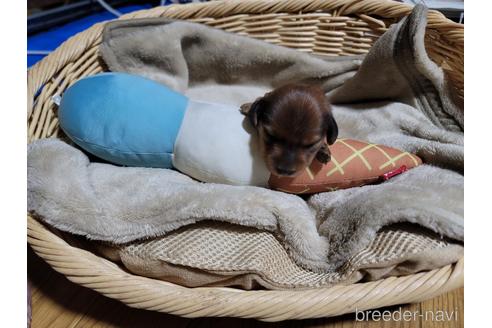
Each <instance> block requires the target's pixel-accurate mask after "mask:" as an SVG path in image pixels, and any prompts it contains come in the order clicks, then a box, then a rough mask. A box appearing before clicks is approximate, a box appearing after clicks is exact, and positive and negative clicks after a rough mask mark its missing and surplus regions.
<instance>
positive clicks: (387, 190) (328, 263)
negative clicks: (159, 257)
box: [28, 6, 464, 272]
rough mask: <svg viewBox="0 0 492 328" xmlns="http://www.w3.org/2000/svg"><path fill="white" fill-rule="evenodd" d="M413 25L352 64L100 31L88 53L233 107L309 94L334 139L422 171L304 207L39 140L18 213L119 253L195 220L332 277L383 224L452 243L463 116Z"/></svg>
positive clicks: (245, 45) (132, 29)
mask: <svg viewBox="0 0 492 328" xmlns="http://www.w3.org/2000/svg"><path fill="white" fill-rule="evenodd" d="M425 25H426V9H425V8H424V7H421V6H417V7H415V10H414V11H413V13H412V15H411V16H409V17H408V18H406V19H403V20H402V21H401V22H400V23H398V24H396V25H393V26H392V27H391V28H390V29H389V30H388V31H387V32H386V34H385V35H384V36H382V37H381V38H380V39H379V40H378V41H377V42H376V44H375V45H374V47H373V49H372V50H371V52H370V53H369V54H368V55H367V56H366V57H365V58H364V60H363V61H362V59H361V58H359V57H357V58H354V57H346V58H345V57H344V58H334V59H331V58H329V59H321V58H317V57H314V56H311V55H308V54H304V53H299V52H296V51H294V50H290V49H286V48H282V47H278V46H274V45H270V44H266V43H264V42H260V41H257V40H253V39H249V38H245V37H241V36H237V35H233V34H228V33H225V32H222V31H219V30H215V29H211V28H207V27H205V26H202V25H198V24H192V23H187V22H172V21H169V20H165V19H155V20H134V21H127V22H125V21H119V22H114V23H110V24H108V25H107V28H106V30H105V31H104V38H103V44H102V45H101V53H102V57H103V59H104V60H105V61H106V63H107V64H108V66H109V68H110V69H111V70H114V71H125V72H130V73H136V74H140V75H144V76H147V77H150V78H152V79H155V80H156V81H159V82H161V83H163V84H166V85H167V86H169V87H171V88H173V89H176V90H178V91H180V92H183V93H185V94H187V95H188V96H190V97H191V98H195V99H199V100H205V101H212V102H224V103H229V104H232V105H236V106H238V107H239V106H240V105H241V104H242V103H245V102H250V101H251V100H252V99H255V98H256V97H258V96H260V95H262V94H263V93H265V92H267V91H268V90H270V89H272V88H274V87H276V86H278V85H281V84H283V83H286V82H292V81H303V82H308V83H318V84H320V85H322V86H323V88H324V89H325V91H326V92H327V96H329V97H330V99H331V100H332V101H333V102H334V104H335V105H334V115H335V118H336V120H337V122H338V124H339V128H340V137H349V138H355V139H362V140H367V141H370V142H376V143H381V144H386V145H389V146H393V147H398V148H401V149H404V150H406V151H410V152H414V153H416V154H417V155H419V156H420V157H421V158H423V160H424V161H425V162H426V163H427V165H423V166H421V167H418V168H416V169H413V170H410V171H409V172H407V173H406V174H403V175H401V176H399V177H396V178H394V179H392V180H390V181H388V182H386V183H383V184H380V185H372V186H364V187H361V188H352V189H347V190H340V191H335V192H328V193H320V194H317V195H315V196H312V197H311V198H309V199H307V201H306V200H304V199H302V198H300V197H298V196H295V195H287V194H284V193H281V192H275V191H271V190H267V189H262V188H257V187H235V186H226V185H217V184H203V183H198V182H196V181H193V180H192V179H190V178H189V177H186V176H184V175H182V174H180V173H178V172H176V171H171V170H156V169H144V168H122V167H116V166H112V165H107V164H100V163H91V162H90V161H89V160H88V158H87V157H86V156H85V155H84V154H83V153H81V152H80V151H79V150H77V149H75V148H73V147H71V146H68V145H67V144H65V143H63V142H61V141H58V140H42V141H39V142H36V143H33V144H31V145H29V149H28V209H29V210H30V211H31V213H33V214H35V215H37V216H38V217H39V218H41V219H43V220H44V221H45V222H47V223H49V224H51V225H53V226H55V227H57V228H58V229H61V230H64V231H68V232H72V233H75V234H79V235H84V236H87V237H88V238H90V239H94V240H101V241H110V242H113V243H120V244H121V243H128V242H132V241H136V240H139V239H143V238H151V237H156V236H162V235H165V234H166V233H169V232H170V231H173V230H176V229H177V228H179V227H183V226H186V225H190V224H193V223H196V222H198V221H202V220H215V221H223V222H229V223H234V224H239V225H243V226H249V227H255V228H259V229H264V230H266V231H270V232H273V233H274V234H275V235H276V236H277V238H279V240H281V243H282V245H283V246H284V247H285V248H286V249H287V250H288V252H289V255H290V256H291V257H292V258H293V259H294V261H295V262H296V263H297V264H298V265H300V266H302V267H304V268H307V269H309V270H313V271H318V272H327V271H333V270H335V269H337V268H339V267H341V266H342V265H343V264H344V263H346V262H347V261H348V259H349V258H350V257H351V256H353V255H355V254H356V253H357V252H359V251H361V250H362V249H364V248H365V247H367V246H368V245H369V244H370V243H371V242H372V241H373V240H374V239H375V237H376V233H377V231H378V230H380V229H381V228H382V227H384V226H387V225H389V224H392V223H398V222H409V223H415V224H419V225H421V226H423V227H426V228H428V229H430V230H433V231H434V232H436V233H438V234H440V235H443V236H446V237H449V238H453V239H455V240H458V241H462V240H463V176H462V175H461V172H462V171H463V131H462V129H463V126H464V123H463V109H462V108H461V107H460V104H459V103H458V102H456V101H455V99H454V98H453V97H452V95H451V94H450V92H449V90H448V88H447V85H446V80H445V77H444V74H443V72H442V71H441V70H440V69H439V68H438V67H437V66H436V65H435V64H434V63H432V61H430V59H429V58H428V56H427V54H426V53H425V47H424V32H425ZM359 66H360V67H359Z"/></svg>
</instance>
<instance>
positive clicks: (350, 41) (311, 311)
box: [28, 1, 463, 321]
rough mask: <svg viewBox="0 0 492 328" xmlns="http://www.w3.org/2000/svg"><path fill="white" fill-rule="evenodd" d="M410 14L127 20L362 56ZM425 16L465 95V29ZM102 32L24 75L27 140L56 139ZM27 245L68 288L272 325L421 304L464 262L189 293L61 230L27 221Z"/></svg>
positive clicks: (293, 10) (352, 6) (396, 10)
mask: <svg viewBox="0 0 492 328" xmlns="http://www.w3.org/2000/svg"><path fill="white" fill-rule="evenodd" d="M410 10H411V7H409V6H406V5H401V4H398V3H393V2H380V1H341V2H330V3H318V2H295V3H294V2H286V1H247V2H236V1H229V2H223V3H222V2H212V3H208V4H198V5H188V6H183V7H169V8H157V9H153V10H150V11H142V12H137V13H133V14H131V15H129V16H126V17H125V18H139V17H140V18H141V17H159V16H162V17H171V18H178V19H189V20H192V21H195V22H200V23H205V24H208V25H211V26H214V27H218V28H222V29H225V30H228V31H230V32H238V33H240V34H246V35H249V36H252V37H257V38H260V39H264V40H266V41H270V42H272V43H278V44H281V45H285V46H290V47H294V48H298V49H299V50H301V51H313V52H315V53H318V54H341V55H350V54H362V53H365V52H367V50H368V49H369V48H370V45H371V44H372V43H373V41H374V40H375V39H376V38H377V37H378V36H379V35H380V34H381V33H382V32H384V31H385V30H386V28H387V26H388V25H389V24H391V23H393V22H396V21H397V20H398V19H399V18H401V17H403V16H405V15H407V14H408V13H409V12H410ZM260 13H261V14H260ZM428 19H429V25H428V30H427V38H426V41H427V48H428V49H427V50H428V52H429V54H430V55H431V57H432V59H433V60H434V61H435V62H436V63H438V64H439V65H440V66H441V67H443V68H444V69H445V71H446V72H447V73H448V76H449V77H450V79H451V81H452V82H453V85H454V87H455V89H456V93H457V94H458V96H461V97H462V90H463V86H462V81H463V75H462V56H463V30H462V26H461V25H459V24H454V23H452V22H450V21H447V20H446V19H444V18H443V17H442V16H441V15H440V14H438V13H435V12H430V13H429V16H428ZM101 31H102V25H96V26H94V27H93V28H91V29H89V30H88V31H86V32H84V33H82V34H79V35H77V36H75V37H74V38H72V39H71V40H69V41H67V43H65V44H64V45H62V46H61V47H60V48H59V49H57V51H55V52H54V53H53V54H52V55H50V56H49V57H47V58H46V59H45V60H43V61H42V62H40V63H39V64H38V65H36V66H35V67H34V68H33V69H32V70H30V71H29V79H28V91H29V96H28V106H29V107H28V114H29V115H28V117H29V121H28V123H29V140H30V141H33V140H36V139H39V138H46V137H51V136H56V135H57V134H58V125H57V120H56V114H55V113H56V112H55V111H54V106H53V103H52V102H51V99H50V98H51V96H52V95H55V94H59V93H60V92H61V91H63V90H65V89H66V88H67V86H69V85H70V84H72V83H73V82H75V81H76V80H77V79H79V78H80V77H83V76H88V75H92V74H95V73H98V72H101V71H104V70H105V68H104V66H103V64H102V63H101V62H100V61H99V60H98V54H97V49H98V45H99V43H100V36H101ZM317 32H319V33H317ZM60 236H63V238H61V237H60ZM28 240H29V243H30V244H31V245H32V247H33V249H34V250H35V251H36V252H37V253H38V254H39V255H40V256H41V257H42V258H44V259H45V260H46V261H47V262H48V263H50V264H51V265H52V266H53V267H54V268H55V269H56V270H58V271H60V272H62V273H63V274H65V275H66V276H67V277H68V278H69V279H70V280H72V281H74V282H77V283H79V284H81V285H84V286H87V287H89V288H93V289H95V290H98V291H99V292H101V293H103V294H105V295H107V296H109V297H113V298H116V299H119V300H121V301H123V302H125V303H126V304H128V305H130V306H134V307H139V308H146V309H151V310H158V311H163V312H169V313H174V314H178V315H183V316H188V317H197V316H237V317H254V318H259V319H263V320H271V321H273V320H283V319H291V318H311V317H320V316H330V315H337V314H342V313H347V312H350V311H354V310H355V309H356V308H358V309H368V308H375V307H380V306H385V305H390V304H397V303H404V302H412V301H419V300H423V299H425V298H428V297H432V296H434V295H436V294H438V293H441V292H444V291H447V290H450V289H452V288H456V287H459V286H460V285H462V272H463V260H459V261H458V262H457V263H456V264H454V265H447V266H445V267H442V268H441V269H437V270H432V271H429V272H421V273H417V274H413V275H409V276H404V277H398V278H394V277H393V278H387V279H382V280H378V281H376V282H369V283H358V284H353V285H348V286H335V287H331V288H319V289H315V290H309V291H240V290H236V289H229V288H185V287H182V286H178V285H174V284H171V283H167V282H162V281H158V280H154V279H149V278H144V277H139V276H134V275H131V274H129V273H127V272H126V271H124V270H122V269H121V268H120V267H118V266H117V265H115V264H114V263H111V262H109V261H106V260H105V259H103V258H101V257H98V256H97V255H95V254H93V253H91V252H88V251H86V250H84V249H82V248H80V247H76V246H75V245H71V244H69V243H68V242H67V238H66V237H65V236H64V235H63V234H62V235H57V234H55V233H53V232H51V231H50V230H49V229H47V228H46V227H45V226H43V225H41V224H40V223H38V222H37V221H36V220H35V219H33V218H31V217H28Z"/></svg>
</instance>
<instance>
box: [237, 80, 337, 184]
mask: <svg viewBox="0 0 492 328" xmlns="http://www.w3.org/2000/svg"><path fill="white" fill-rule="evenodd" d="M241 112H242V113H243V114H245V115H246V116H247V117H248V118H249V120H250V122H251V124H252V125H253V126H254V127H256V129H257V130H258V135H259V139H260V148H261V150H262V152H263V155H264V157H265V161H266V164H267V167H268V169H269V170H270V172H272V173H273V174H276V175H281V176H296V175H298V174H299V173H300V172H301V171H302V170H303V169H304V168H306V167H308V166H309V165H310V164H311V162H312V161H313V159H314V158H317V159H318V160H319V161H320V162H322V163H327V162H328V161H329V160H330V151H329V149H328V145H331V144H333V143H334V142H335V140H336V138H337V136H338V127H337V124H336V122H335V119H334V118H333V116H332V114H331V108H330V105H329V103H328V101H327V100H326V98H325V96H324V93H323V91H322V90H321V89H320V88H318V87H314V86H307V85H296V84H289V85H285V86H283V87H280V88H278V89H275V90H273V91H272V92H269V93H267V94H266V95H265V96H263V97H261V98H258V99H257V100H256V101H255V102H254V103H253V104H251V105H245V106H242V108H241Z"/></svg>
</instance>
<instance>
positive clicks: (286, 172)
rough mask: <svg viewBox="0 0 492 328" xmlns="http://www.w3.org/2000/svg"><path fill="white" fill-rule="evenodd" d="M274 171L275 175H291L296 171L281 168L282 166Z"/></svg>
mask: <svg viewBox="0 0 492 328" xmlns="http://www.w3.org/2000/svg"><path fill="white" fill-rule="evenodd" d="M275 170H276V171H277V173H278V174H279V175H287V176H289V175H293V174H294V173H296V170H293V169H291V168H286V167H282V166H277V167H276V168H275Z"/></svg>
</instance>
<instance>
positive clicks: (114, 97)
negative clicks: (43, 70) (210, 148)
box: [58, 73, 188, 168]
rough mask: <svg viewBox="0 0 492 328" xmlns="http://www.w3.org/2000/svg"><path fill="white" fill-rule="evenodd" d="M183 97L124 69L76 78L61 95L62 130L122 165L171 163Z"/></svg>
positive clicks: (167, 165) (184, 102)
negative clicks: (123, 71)
mask: <svg viewBox="0 0 492 328" xmlns="http://www.w3.org/2000/svg"><path fill="white" fill-rule="evenodd" d="M187 106H188V98H186V97H185V96H184V95H182V94H180V93H177V92H175V91H173V90H171V89H169V88H167V87H165V86H163V85H161V84H159V83H157V82H154V81H152V80H149V79H146V78H143V77H141V76H137V75H130V74H125V73H102V74H98V75H94V76H91V77H87V78H84V79H81V80H79V81H77V82H76V83H75V84H74V85H73V86H71V87H70V88H68V90H66V92H65V94H64V95H63V97H62V100H61V103H60V108H59V112H58V118H59V122H60V126H61V128H62V129H63V131H64V132H65V133H66V134H67V135H68V136H69V137H70V138H71V139H72V140H73V141H74V142H75V143H76V144H78V145H79V146H80V147H82V148H83V149H84V150H86V151H88V152H90V153H92V154H94V155H96V156H98V157H100V158H103V159H105V160H107V161H110V162H112V163H116V164H121V165H126V166H143V167H160V168H171V167H172V153H173V150H174V144H175V141H176V136H177V134H178V131H179V129H180V126H181V123H182V121H183V117H184V113H185V111H186V108H187Z"/></svg>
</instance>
